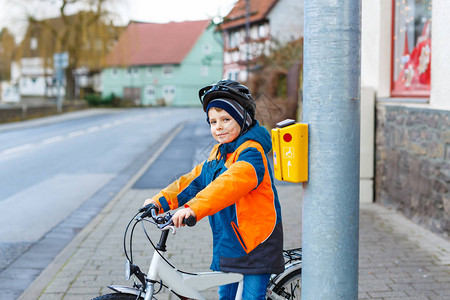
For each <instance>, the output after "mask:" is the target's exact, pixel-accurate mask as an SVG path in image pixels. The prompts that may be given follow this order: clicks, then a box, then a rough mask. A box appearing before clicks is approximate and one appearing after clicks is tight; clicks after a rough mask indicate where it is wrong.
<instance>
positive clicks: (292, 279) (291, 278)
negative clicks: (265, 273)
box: [267, 268, 302, 300]
mask: <svg viewBox="0 0 450 300" xmlns="http://www.w3.org/2000/svg"><path fill="white" fill-rule="evenodd" d="M268 290H269V291H270V292H271V294H272V295H273V296H268V297H267V299H268V300H279V299H288V300H293V299H295V300H297V299H301V292H302V269H301V268H300V269H295V270H293V271H292V272H291V273H289V274H287V275H286V276H284V277H283V279H281V280H280V282H278V283H273V284H270V285H269V287H268Z"/></svg>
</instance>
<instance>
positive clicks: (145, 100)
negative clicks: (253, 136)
mask: <svg viewBox="0 0 450 300" xmlns="http://www.w3.org/2000/svg"><path fill="white" fill-rule="evenodd" d="M161 47H164V45H161ZM166 66H167V65H141V66H124V67H108V68H105V69H103V71H102V97H104V98H106V97H109V96H110V95H111V94H114V95H115V96H117V97H120V98H132V99H135V101H136V104H139V105H143V106H151V105H162V104H164V105H169V106H199V105H200V102H199V99H198V90H199V89H200V88H201V87H203V86H205V85H208V84H211V83H214V82H217V81H219V80H220V79H221V78H222V68H223V48H222V37H221V35H220V33H219V32H216V31H215V28H214V26H209V27H208V28H207V29H206V30H205V31H204V32H203V34H202V35H201V36H200V38H199V39H198V41H197V42H196V43H195V45H194V47H193V48H192V49H191V51H190V52H189V53H188V55H187V56H186V57H185V58H184V60H183V61H182V62H181V64H174V65H170V66H171V68H172V71H173V72H172V74H171V75H170V76H167V75H165V74H163V71H164V69H165V68H166ZM130 88H131V89H133V90H134V93H135V94H133V96H130V94H127V95H124V93H125V91H126V90H128V91H129V90H130ZM164 92H166V93H164ZM124 96H126V97H124Z"/></svg>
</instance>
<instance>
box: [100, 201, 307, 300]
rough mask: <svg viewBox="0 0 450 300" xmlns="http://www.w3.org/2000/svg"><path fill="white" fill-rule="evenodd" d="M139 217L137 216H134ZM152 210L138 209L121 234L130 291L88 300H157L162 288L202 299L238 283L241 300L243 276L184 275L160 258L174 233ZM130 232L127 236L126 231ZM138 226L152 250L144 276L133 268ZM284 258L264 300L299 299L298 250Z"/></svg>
mask: <svg viewBox="0 0 450 300" xmlns="http://www.w3.org/2000/svg"><path fill="white" fill-rule="evenodd" d="M139 214H140V216H138V215H139ZM157 214H158V209H157V207H156V206H154V205H152V204H149V205H147V206H145V207H143V208H141V209H140V210H139V211H138V212H137V213H136V214H135V215H134V216H133V217H132V219H131V220H130V221H129V222H128V225H127V226H126V229H125V234H124V242H123V245H124V252H125V256H126V263H125V274H126V275H125V277H126V278H127V280H129V279H130V278H131V277H132V276H134V277H135V278H136V279H137V280H135V281H134V284H133V286H132V287H128V286H108V288H110V289H111V290H112V291H114V292H115V293H111V294H106V295H103V296H99V297H96V298H94V299H92V300H132V299H136V300H138V299H144V300H153V299H157V298H156V297H155V295H157V294H158V293H159V292H160V291H161V290H162V288H163V287H165V288H167V289H169V290H170V291H171V292H172V293H173V294H175V295H176V296H178V298H180V299H185V300H187V299H199V300H203V299H206V298H205V297H204V296H203V295H202V293H201V292H202V291H204V290H206V289H209V288H213V287H218V286H221V285H225V284H229V283H235V282H238V283H239V285H238V292H237V295H236V300H241V299H242V289H243V281H242V279H243V275H242V274H238V273H225V272H215V271H214V272H200V273H191V272H184V271H181V270H178V269H177V268H175V267H174V266H173V265H172V264H171V263H170V262H169V261H168V260H167V259H166V258H165V257H164V255H163V253H164V252H165V251H166V250H167V244H166V243H167V239H168V237H169V232H170V231H172V233H175V232H176V228H175V227H174V226H173V222H172V214H171V213H170V212H168V213H166V214H164V215H162V216H158V215H157ZM133 222H134V224H133V226H132V227H131V232H130V234H129V235H127V233H128V230H129V229H130V226H131V224H132V223H133ZM196 222H197V221H196V219H195V218H194V217H193V216H191V217H190V218H188V219H186V220H185V223H186V225H188V226H190V227H191V226H194V225H195V224H196ZM139 223H141V224H142V228H143V231H144V233H145V236H146V237H147V239H148V240H149V242H150V244H151V245H152V246H153V248H154V253H153V257H152V260H151V263H150V266H149V269H148V273H147V274H145V273H143V272H142V271H141V270H140V268H139V267H138V266H137V265H134V264H133V256H132V254H133V250H132V248H133V233H134V230H135V228H136V226H137V225H138V224H139ZM144 223H151V224H153V225H154V226H155V227H156V228H157V229H158V230H160V231H161V234H160V238H159V242H158V244H157V245H155V244H154V243H153V241H152V239H151V238H150V235H149V234H148V232H147V229H146V228H145V226H144ZM127 236H129V251H128V249H127ZM283 253H284V257H285V270H284V272H283V273H281V274H278V275H275V274H274V275H272V276H271V278H270V281H269V285H268V287H267V293H266V297H267V299H270V300H282V299H283V300H285V299H300V297H301V273H302V249H301V248H295V249H288V250H283Z"/></svg>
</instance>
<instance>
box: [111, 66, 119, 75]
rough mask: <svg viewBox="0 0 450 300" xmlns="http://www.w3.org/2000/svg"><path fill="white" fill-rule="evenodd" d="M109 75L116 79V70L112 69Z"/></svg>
mask: <svg viewBox="0 0 450 300" xmlns="http://www.w3.org/2000/svg"><path fill="white" fill-rule="evenodd" d="M111 74H112V76H113V77H117V74H118V70H117V68H112V69H111Z"/></svg>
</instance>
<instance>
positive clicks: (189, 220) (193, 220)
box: [183, 216, 197, 227]
mask: <svg viewBox="0 0 450 300" xmlns="http://www.w3.org/2000/svg"><path fill="white" fill-rule="evenodd" d="M183 224H186V225H187V226H189V227H192V226H195V224H197V218H196V217H194V216H189V217H188V218H186V219H184V220H183Z"/></svg>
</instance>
